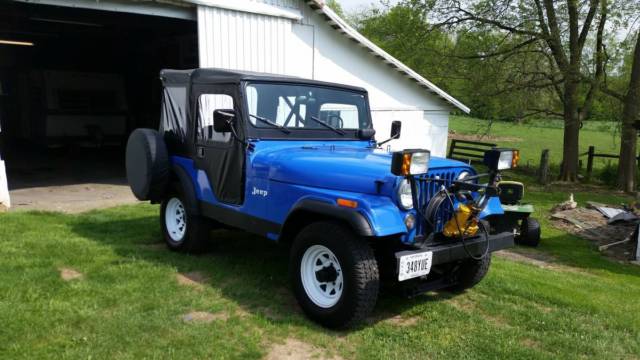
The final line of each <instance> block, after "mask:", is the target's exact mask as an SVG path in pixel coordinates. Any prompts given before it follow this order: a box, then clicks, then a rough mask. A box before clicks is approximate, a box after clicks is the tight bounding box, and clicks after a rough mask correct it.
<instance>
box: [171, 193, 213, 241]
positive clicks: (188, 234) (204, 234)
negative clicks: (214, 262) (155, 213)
mask: <svg viewBox="0 0 640 360" xmlns="http://www.w3.org/2000/svg"><path fill="white" fill-rule="evenodd" d="M175 201H178V202H179V203H180V204H181V206H182V211H183V213H184V225H183V227H184V231H180V232H174V231H172V229H170V226H171V225H169V224H168V222H170V221H168V218H167V211H169V212H171V211H175V210H176V209H174V205H175ZM160 226H161V228H162V234H163V236H164V240H165V243H166V244H167V247H168V248H169V249H170V250H173V251H180V252H186V253H200V252H203V251H204V250H206V249H207V247H208V244H209V233H210V231H211V222H210V221H209V219H206V218H203V217H201V216H199V215H198V214H195V213H194V212H193V211H192V210H191V207H190V206H187V199H186V198H185V196H184V195H183V193H182V191H172V192H170V193H169V194H168V195H167V196H166V199H164V200H163V201H162V205H161V206H160ZM180 234H181V236H180Z"/></svg>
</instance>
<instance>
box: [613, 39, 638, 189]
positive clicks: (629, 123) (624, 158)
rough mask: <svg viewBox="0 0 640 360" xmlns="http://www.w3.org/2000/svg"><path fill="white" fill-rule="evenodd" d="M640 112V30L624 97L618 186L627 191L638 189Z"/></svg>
mask: <svg viewBox="0 0 640 360" xmlns="http://www.w3.org/2000/svg"><path fill="white" fill-rule="evenodd" d="M639 114H640V31H639V32H638V38H637V40H636V46H635V49H634V51H633V60H632V65H631V79H630V80H629V89H628V90H627V94H626V95H625V97H624V109H623V111H622V134H621V137H622V139H621V141H620V160H619V162H618V187H619V188H620V189H621V190H624V191H627V192H633V191H635V190H636V174H637V171H638V165H637V160H636V156H637V154H636V143H637V141H638V132H637V130H636V128H635V126H634V125H635V122H636V121H638V120H639V119H638V117H639Z"/></svg>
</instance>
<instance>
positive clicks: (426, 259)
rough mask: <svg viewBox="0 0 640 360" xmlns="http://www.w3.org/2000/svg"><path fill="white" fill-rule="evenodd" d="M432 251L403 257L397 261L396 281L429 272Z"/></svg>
mask: <svg viewBox="0 0 640 360" xmlns="http://www.w3.org/2000/svg"><path fill="white" fill-rule="evenodd" d="M432 259H433V252H432V251H425V252H421V253H416V254H410V255H403V256H400V259H399V263H400V266H399V269H398V281H404V280H408V279H413V278H415V277H419V276H424V275H427V274H428V273H429V272H430V271H431V260H432Z"/></svg>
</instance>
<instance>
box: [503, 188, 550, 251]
mask: <svg viewBox="0 0 640 360" xmlns="http://www.w3.org/2000/svg"><path fill="white" fill-rule="evenodd" d="M498 188H499V189H500V202H501V203H502V208H503V209H504V220H505V223H504V224H503V225H504V226H505V227H506V228H508V229H509V230H513V231H514V232H515V234H516V237H515V242H516V244H519V245H525V246H532V247H536V246H538V244H539V243H540V223H539V222H538V220H536V219H534V218H533V217H531V214H532V213H533V205H532V204H526V203H522V202H521V200H522V198H523V196H524V184H522V183H521V182H517V181H500V183H499V184H498Z"/></svg>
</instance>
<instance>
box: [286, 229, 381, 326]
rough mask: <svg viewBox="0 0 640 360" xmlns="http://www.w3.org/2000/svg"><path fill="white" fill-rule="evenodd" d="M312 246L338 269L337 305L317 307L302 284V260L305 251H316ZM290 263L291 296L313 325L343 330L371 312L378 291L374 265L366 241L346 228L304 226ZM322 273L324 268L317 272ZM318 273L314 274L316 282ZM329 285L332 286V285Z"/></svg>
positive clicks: (371, 253) (297, 238)
mask: <svg viewBox="0 0 640 360" xmlns="http://www.w3.org/2000/svg"><path fill="white" fill-rule="evenodd" d="M315 245H319V246H321V247H325V248H326V249H329V250H330V251H331V252H332V253H333V254H334V255H335V258H336V259H337V261H338V263H339V268H341V274H342V280H343V283H342V284H343V285H342V290H341V293H340V294H339V295H337V296H336V297H337V302H336V303H335V304H334V305H331V306H324V307H322V306H319V305H318V304H317V303H316V302H314V300H312V299H311V298H310V296H309V295H308V293H307V291H306V290H305V287H304V284H303V280H302V275H301V272H302V271H301V266H302V261H303V257H304V255H305V253H306V252H307V251H308V250H309V252H311V251H312V250H313V249H314V248H317V246H315ZM290 261H291V263H290V271H291V279H292V282H293V290H294V294H295V296H296V298H297V300H298V303H299V304H300V307H301V308H302V310H303V311H304V312H305V314H307V316H308V317H309V318H311V319H312V320H313V321H315V322H317V323H319V324H321V325H323V326H326V327H329V328H347V327H351V326H353V325H355V324H357V323H358V322H360V321H362V320H363V319H365V318H366V317H367V316H368V315H369V314H370V313H371V311H372V310H373V308H374V306H375V304H376V301H377V299H378V291H379V288H380V276H379V273H378V264H377V262H376V259H375V256H374V254H373V250H372V249H371V247H370V246H369V244H368V243H367V242H366V240H365V239H363V238H361V237H359V236H357V235H355V234H354V233H353V232H352V231H351V230H350V229H349V228H347V227H346V226H343V225H341V224H339V223H334V222H317V223H313V224H311V225H308V226H307V227H305V228H304V229H302V231H300V233H299V234H298V236H297V237H296V239H295V241H294V243H293V246H292V248H291V258H290ZM324 269H328V267H324V268H323V269H322V270H320V271H324ZM334 269H335V268H334ZM314 271H315V270H314ZM320 271H315V275H314V276H315V278H316V279H317V278H318V276H319V275H318V274H319V273H320ZM307 279H308V277H307ZM333 284H334V286H335V284H336V282H335V281H334V282H333ZM320 286H322V285H320ZM325 286H326V285H325Z"/></svg>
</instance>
